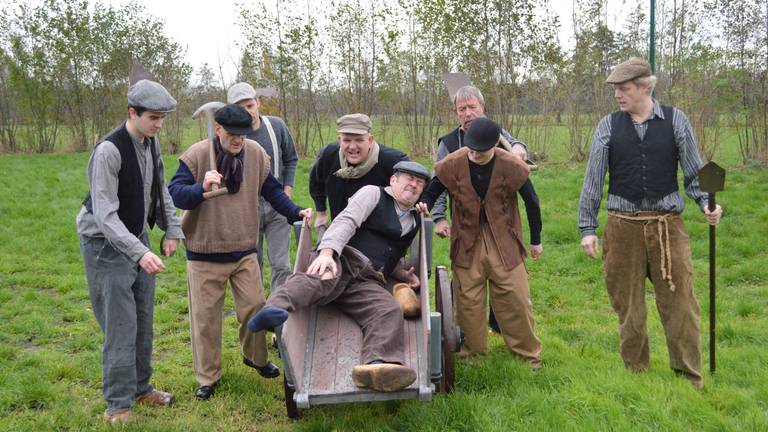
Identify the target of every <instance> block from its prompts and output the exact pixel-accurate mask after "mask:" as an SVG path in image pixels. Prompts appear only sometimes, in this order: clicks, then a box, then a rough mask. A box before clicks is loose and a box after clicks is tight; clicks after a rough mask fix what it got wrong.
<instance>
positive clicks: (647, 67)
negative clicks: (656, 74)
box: [605, 57, 652, 84]
mask: <svg viewBox="0 0 768 432" xmlns="http://www.w3.org/2000/svg"><path fill="white" fill-rule="evenodd" d="M651 74H652V72H651V64H650V63H648V62H647V61H645V60H643V59H641V58H637V57H632V58H631V59H629V60H627V61H625V62H624V63H619V64H618V65H617V66H616V67H615V68H613V71H612V72H611V74H610V75H608V79H607V80H605V82H607V83H608V84H621V83H623V82H627V81H629V80H633V79H635V78H640V77H647V76H651Z"/></svg>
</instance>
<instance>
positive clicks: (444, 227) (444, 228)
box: [435, 219, 451, 238]
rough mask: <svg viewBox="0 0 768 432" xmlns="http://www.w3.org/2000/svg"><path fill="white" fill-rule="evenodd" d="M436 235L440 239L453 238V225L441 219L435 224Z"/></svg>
mask: <svg viewBox="0 0 768 432" xmlns="http://www.w3.org/2000/svg"><path fill="white" fill-rule="evenodd" d="M435 234H437V236H438V237H440V238H446V237H450V236H451V225H450V224H449V223H448V221H447V220H445V219H440V220H439V221H437V222H435Z"/></svg>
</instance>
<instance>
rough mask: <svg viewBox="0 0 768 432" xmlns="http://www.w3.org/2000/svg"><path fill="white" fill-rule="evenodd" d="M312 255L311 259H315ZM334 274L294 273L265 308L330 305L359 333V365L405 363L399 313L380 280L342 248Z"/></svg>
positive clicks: (353, 253) (358, 257) (361, 258)
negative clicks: (336, 270) (353, 322)
mask: <svg viewBox="0 0 768 432" xmlns="http://www.w3.org/2000/svg"><path fill="white" fill-rule="evenodd" d="M316 256H317V255H316V253H315V254H313V256H312V258H313V259H314V257H316ZM336 265H337V267H338V269H339V272H338V275H337V277H335V278H332V279H326V280H321V279H320V278H319V277H318V276H314V275H308V274H306V273H295V274H292V275H291V276H289V277H288V279H286V281H285V284H283V286H282V287H281V288H280V289H279V290H277V291H276V292H274V291H273V292H272V295H270V296H269V299H267V304H266V305H267V306H273V307H278V308H281V309H285V310H287V311H288V312H293V311H295V310H296V309H300V308H303V307H307V306H310V305H315V304H317V305H327V304H333V305H334V306H336V307H337V308H338V309H339V310H341V311H342V312H344V313H345V314H347V315H349V316H350V317H351V318H352V319H353V320H354V321H355V322H357V324H358V325H359V326H360V328H361V330H362V332H363V347H362V350H361V357H362V358H361V362H362V363H368V362H371V361H373V360H381V361H385V362H390V363H401V364H402V363H403V362H404V361H405V352H404V350H405V347H404V337H405V324H404V321H403V311H402V310H401V309H400V306H399V305H398V304H397V302H396V301H395V299H394V298H393V297H392V294H391V293H390V292H389V291H388V290H387V289H386V288H385V282H384V278H383V277H382V276H381V273H379V272H377V271H375V270H374V269H373V267H372V266H371V263H370V261H369V260H368V259H367V258H365V257H364V256H363V255H362V254H361V253H360V252H358V251H357V250H355V249H353V248H350V247H346V248H344V251H343V252H342V254H341V257H339V258H338V259H337V261H336Z"/></svg>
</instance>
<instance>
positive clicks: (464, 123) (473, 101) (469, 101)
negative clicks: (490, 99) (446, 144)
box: [453, 96, 485, 130]
mask: <svg viewBox="0 0 768 432" xmlns="http://www.w3.org/2000/svg"><path fill="white" fill-rule="evenodd" d="M453 113H454V114H456V119H458V120H459V126H461V128H462V129H464V130H467V129H469V125H470V124H472V120H474V119H476V118H478V117H485V106H483V104H481V103H480V101H479V100H477V98H476V97H474V96H471V97H469V98H466V99H456V106H455V107H454V109H453Z"/></svg>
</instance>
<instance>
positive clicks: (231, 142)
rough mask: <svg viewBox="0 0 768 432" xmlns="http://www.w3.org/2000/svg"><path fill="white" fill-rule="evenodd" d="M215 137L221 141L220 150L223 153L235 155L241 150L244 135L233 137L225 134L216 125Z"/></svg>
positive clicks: (222, 129)
mask: <svg viewBox="0 0 768 432" xmlns="http://www.w3.org/2000/svg"><path fill="white" fill-rule="evenodd" d="M216 136H218V137H219V140H221V148H222V149H224V151H225V152H227V153H229V154H232V155H236V154H238V153H240V152H241V151H242V150H243V144H244V143H245V135H234V134H231V133H229V132H227V130H226V129H224V128H223V127H222V126H221V125H220V124H216Z"/></svg>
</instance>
